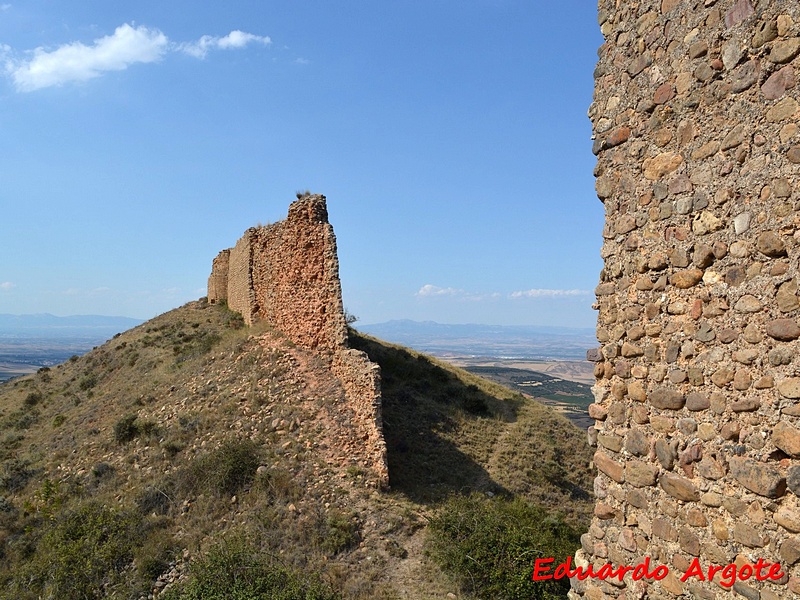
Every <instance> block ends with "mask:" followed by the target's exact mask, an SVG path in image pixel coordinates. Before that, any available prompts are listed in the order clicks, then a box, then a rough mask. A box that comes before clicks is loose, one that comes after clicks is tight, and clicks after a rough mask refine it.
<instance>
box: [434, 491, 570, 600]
mask: <svg viewBox="0 0 800 600" xmlns="http://www.w3.org/2000/svg"><path fill="white" fill-rule="evenodd" d="M579 546H580V537H579V535H578V534H577V533H576V532H575V531H574V530H573V529H572V528H571V527H570V526H569V525H567V524H566V523H564V522H563V521H561V520H560V519H558V518H556V517H554V516H552V515H550V514H548V513H547V511H546V510H545V509H543V508H541V507H539V506H534V505H531V504H528V503H527V502H525V501H524V500H522V499H519V498H516V499H514V500H506V499H503V498H492V499H488V498H485V497H483V496H481V495H479V494H473V495H472V496H468V497H463V496H458V497H452V498H450V499H449V500H448V501H447V502H445V504H444V506H443V507H442V509H441V510H440V512H439V514H438V515H437V516H436V517H434V518H433V519H431V522H430V549H431V553H432V555H433V557H434V559H435V560H436V561H437V562H438V563H439V564H440V565H441V566H442V568H443V569H444V570H445V571H447V572H449V573H451V574H452V575H453V576H454V577H456V578H457V579H458V580H459V581H460V583H461V584H462V586H463V587H464V588H465V589H466V590H467V591H468V592H471V593H473V594H475V596H476V597H478V598H491V599H492V600H523V599H524V600H534V599H535V600H549V599H551V598H564V597H566V593H567V591H568V590H569V580H567V579H566V578H564V579H560V580H557V581H556V580H552V579H551V580H548V581H536V582H534V581H532V580H531V574H532V572H533V567H534V562H535V560H536V559H537V558H550V557H553V558H554V559H555V561H554V562H553V563H552V564H553V565H556V564H558V563H560V562H562V561H563V560H564V559H565V558H566V557H567V556H570V555H572V554H574V553H575V550H577V548H578V547H579Z"/></svg>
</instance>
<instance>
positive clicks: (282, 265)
mask: <svg viewBox="0 0 800 600" xmlns="http://www.w3.org/2000/svg"><path fill="white" fill-rule="evenodd" d="M226 252H228V253H229V256H228V258H227V290H226V292H225V294H224V296H221V295H220V293H219V291H218V289H219V286H220V282H221V281H222V277H223V275H222V274H223V272H224V270H225V262H226V261H225V259H224V258H222V256H223V255H224V254H225V253H226ZM212 282H213V286H214V291H213V298H214V300H215V301H219V300H223V299H224V300H226V301H227V303H228V307H229V308H230V309H232V310H235V311H237V312H239V313H241V314H242V316H243V317H244V320H245V323H247V324H248V325H252V324H253V323H256V322H258V321H267V322H268V323H270V324H271V325H272V326H273V327H275V328H276V329H278V330H279V331H281V332H282V333H284V334H285V335H286V336H287V337H288V338H289V339H290V340H292V341H293V342H294V343H295V344H297V345H298V346H300V347H302V348H305V349H306V350H310V351H313V352H315V353H316V354H318V355H319V356H320V357H322V358H323V359H324V360H325V361H326V362H328V364H329V365H330V367H331V370H332V372H333V373H334V375H336V376H337V377H338V378H339V380H340V381H341V382H342V386H343V388H344V390H345V396H346V398H347V400H348V402H349V403H350V405H351V407H352V408H353V409H354V411H355V413H356V415H357V419H358V423H354V424H353V425H354V435H358V436H359V439H360V443H361V445H362V447H364V448H365V449H366V450H367V452H368V453H369V454H370V455H371V456H372V457H373V461H372V462H373V464H374V472H375V475H376V478H377V481H378V483H379V485H381V486H386V485H387V484H388V470H387V466H386V445H385V442H384V440H383V432H382V424H381V410H380V409H381V392H380V368H379V367H378V365H376V364H374V363H372V362H370V360H369V359H368V358H367V355H366V354H364V353H363V352H359V351H357V350H353V349H350V348H348V346H347V324H346V322H345V316H344V308H343V305H342V288H341V283H340V281H339V259H338V256H337V253H336V237H335V235H334V233H333V227H331V225H330V223H328V210H327V205H326V201H325V196H322V195H316V194H313V195H312V194H306V195H304V196H302V197H300V198H299V199H298V200H297V201H296V202H293V203H292V204H291V206H290V207H289V215H288V216H287V218H286V220H284V221H280V222H278V223H273V224H272V225H267V226H265V227H257V228H250V229H248V230H247V231H246V232H245V234H244V236H242V238H241V239H239V241H238V242H237V243H236V246H235V247H234V248H232V249H230V250H229V251H228V250H223V252H221V253H220V255H219V256H218V257H217V258H216V259H215V260H214V264H213V266H212V274H211V277H210V278H209V291H208V293H209V299H211V298H212ZM356 432H359V433H356Z"/></svg>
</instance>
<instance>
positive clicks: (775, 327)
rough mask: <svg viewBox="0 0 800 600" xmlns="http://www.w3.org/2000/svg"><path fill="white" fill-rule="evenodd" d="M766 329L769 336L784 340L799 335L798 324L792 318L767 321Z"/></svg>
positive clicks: (792, 338) (799, 328) (793, 338)
mask: <svg viewBox="0 0 800 600" xmlns="http://www.w3.org/2000/svg"><path fill="white" fill-rule="evenodd" d="M766 330H767V335H768V336H769V337H771V338H773V339H776V340H781V341H784V342H786V341H791V340H796V339H797V338H799V337H800V326H798V325H797V321H795V320H794V319H774V320H772V321H769V322H768V323H767V327H766Z"/></svg>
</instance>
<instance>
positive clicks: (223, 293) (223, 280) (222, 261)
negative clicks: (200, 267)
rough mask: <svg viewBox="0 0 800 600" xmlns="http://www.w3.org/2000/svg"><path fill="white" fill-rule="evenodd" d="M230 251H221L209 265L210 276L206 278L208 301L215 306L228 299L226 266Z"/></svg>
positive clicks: (228, 262)
mask: <svg viewBox="0 0 800 600" xmlns="http://www.w3.org/2000/svg"><path fill="white" fill-rule="evenodd" d="M230 258H231V251H230V250H223V251H222V252H220V253H219V254H217V257H216V258H215V259H214V260H213V262H212V263H211V275H209V276H208V301H209V302H211V303H212V304H216V303H217V302H219V301H220V300H227V298H228V266H229V264H230Z"/></svg>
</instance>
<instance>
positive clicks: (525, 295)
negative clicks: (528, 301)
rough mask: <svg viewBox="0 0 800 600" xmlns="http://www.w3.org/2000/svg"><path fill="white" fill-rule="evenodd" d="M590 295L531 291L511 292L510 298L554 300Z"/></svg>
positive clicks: (583, 291) (574, 291)
mask: <svg viewBox="0 0 800 600" xmlns="http://www.w3.org/2000/svg"><path fill="white" fill-rule="evenodd" d="M589 294H591V292H590V291H588V290H546V289H532V290H523V291H517V292H511V294H510V295H509V297H510V298H556V297H560V296H586V295H589Z"/></svg>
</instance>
